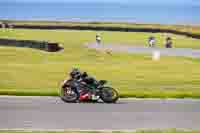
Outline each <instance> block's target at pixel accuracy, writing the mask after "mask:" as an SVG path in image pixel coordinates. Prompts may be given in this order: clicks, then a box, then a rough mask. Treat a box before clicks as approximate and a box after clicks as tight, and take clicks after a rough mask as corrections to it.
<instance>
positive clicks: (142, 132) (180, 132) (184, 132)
mask: <svg viewBox="0 0 200 133" xmlns="http://www.w3.org/2000/svg"><path fill="white" fill-rule="evenodd" d="M0 133H200V131H198V130H176V129H169V130H137V131H126V132H123V131H21V130H16V131H9V130H7V131H6V130H5V131H3V130H0Z"/></svg>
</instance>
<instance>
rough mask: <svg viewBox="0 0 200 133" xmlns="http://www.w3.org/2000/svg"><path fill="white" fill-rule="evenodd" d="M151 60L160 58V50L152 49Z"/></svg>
mask: <svg viewBox="0 0 200 133" xmlns="http://www.w3.org/2000/svg"><path fill="white" fill-rule="evenodd" d="M152 60H154V61H158V60H160V51H153V53H152Z"/></svg>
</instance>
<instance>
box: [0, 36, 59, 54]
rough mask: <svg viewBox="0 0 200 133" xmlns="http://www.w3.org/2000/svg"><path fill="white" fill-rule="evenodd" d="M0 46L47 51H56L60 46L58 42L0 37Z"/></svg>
mask: <svg viewBox="0 0 200 133" xmlns="http://www.w3.org/2000/svg"><path fill="white" fill-rule="evenodd" d="M0 46H15V47H27V48H34V49H39V50H44V51H48V52H57V51H59V50H61V49H63V48H62V47H60V46H59V44H58V43H50V42H46V41H34V40H15V39H0Z"/></svg>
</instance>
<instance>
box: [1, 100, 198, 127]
mask: <svg viewBox="0 0 200 133" xmlns="http://www.w3.org/2000/svg"><path fill="white" fill-rule="evenodd" d="M146 128H151V129H152V128H159V129H160V128H163V129H165V128H184V129H185V128H186V129H199V128H200V100H194V99H193V100H192V99H180V100H173V99H171V100H159V99H156V100H155V99H154V100H151V99H148V100H144V99H135V100H125V99H123V100H122V99H120V100H119V101H118V103H116V104H104V103H97V104H92V103H81V104H79V103H75V104H71V103H64V102H63V101H61V100H60V98H59V97H9V96H0V129H33V130H37V129H43V130H45V129H48V130H62V129H71V130H90V129H92V130H106V129H110V130H120V129H125V130H127V129H133V130H135V129H146Z"/></svg>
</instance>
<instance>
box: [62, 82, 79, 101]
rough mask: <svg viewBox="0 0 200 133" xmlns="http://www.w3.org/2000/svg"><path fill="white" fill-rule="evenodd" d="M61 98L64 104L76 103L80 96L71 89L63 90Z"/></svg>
mask: <svg viewBox="0 0 200 133" xmlns="http://www.w3.org/2000/svg"><path fill="white" fill-rule="evenodd" d="M60 98H61V99H62V100H63V101H64V102H68V103H73V102H76V101H77V99H78V94H77V93H76V92H75V91H74V89H72V88H71V87H69V86H68V87H65V88H61V91H60Z"/></svg>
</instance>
